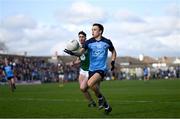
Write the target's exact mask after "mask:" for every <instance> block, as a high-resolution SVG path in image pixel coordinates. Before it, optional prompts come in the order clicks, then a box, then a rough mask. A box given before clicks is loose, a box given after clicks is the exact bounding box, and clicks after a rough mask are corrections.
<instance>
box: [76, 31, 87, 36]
mask: <svg viewBox="0 0 180 119" xmlns="http://www.w3.org/2000/svg"><path fill="white" fill-rule="evenodd" d="M80 34H82V35H83V36H85V37H86V33H85V32H84V31H80V32H79V33H78V35H80Z"/></svg>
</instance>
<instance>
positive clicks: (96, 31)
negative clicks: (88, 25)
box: [92, 26, 102, 38]
mask: <svg viewBox="0 0 180 119" xmlns="http://www.w3.org/2000/svg"><path fill="white" fill-rule="evenodd" d="M101 32H102V31H101V30H100V29H99V27H98V26H93V27H92V36H93V37H94V38H98V37H99V36H101Z"/></svg>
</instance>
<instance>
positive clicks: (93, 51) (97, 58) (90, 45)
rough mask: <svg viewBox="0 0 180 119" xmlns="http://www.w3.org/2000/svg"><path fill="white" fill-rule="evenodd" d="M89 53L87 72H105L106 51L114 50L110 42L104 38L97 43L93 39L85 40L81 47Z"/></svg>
mask: <svg viewBox="0 0 180 119" xmlns="http://www.w3.org/2000/svg"><path fill="white" fill-rule="evenodd" d="M83 48H85V49H86V50H87V49H88V51H89V55H90V56H89V58H90V65H89V71H97V70H102V71H105V72H106V71H107V69H108V67H107V57H108V49H109V50H110V51H113V50H114V46H113V44H112V42H111V41H110V40H108V39H106V38H104V37H102V38H101V40H99V41H97V40H95V39H94V38H91V39H89V40H87V41H86V42H85V44H84V46H83Z"/></svg>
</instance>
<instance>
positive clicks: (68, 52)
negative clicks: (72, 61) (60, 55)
mask: <svg viewBox="0 0 180 119" xmlns="http://www.w3.org/2000/svg"><path fill="white" fill-rule="evenodd" d="M64 52H65V53H67V54H69V55H74V53H73V52H72V51H70V50H67V49H64Z"/></svg>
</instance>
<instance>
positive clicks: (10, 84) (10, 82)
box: [8, 78, 14, 92]
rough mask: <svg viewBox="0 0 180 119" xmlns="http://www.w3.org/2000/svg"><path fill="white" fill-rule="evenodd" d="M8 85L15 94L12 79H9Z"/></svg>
mask: <svg viewBox="0 0 180 119" xmlns="http://www.w3.org/2000/svg"><path fill="white" fill-rule="evenodd" d="M8 85H9V88H10V89H11V91H12V92H14V88H13V84H12V81H11V78H8Z"/></svg>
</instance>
